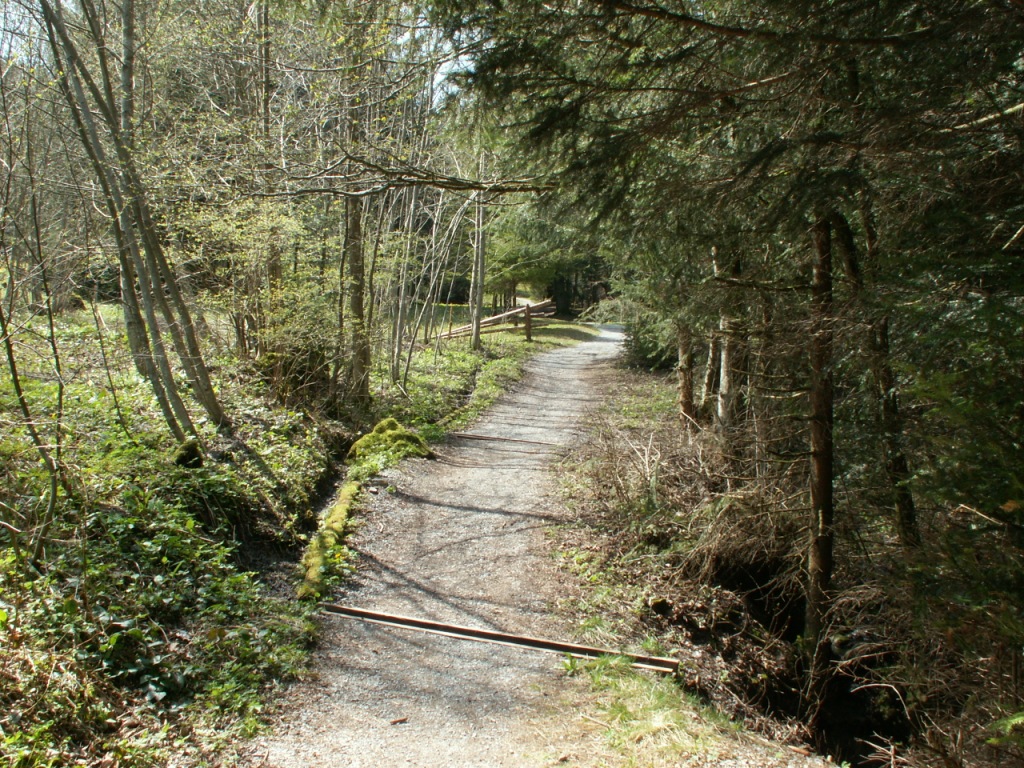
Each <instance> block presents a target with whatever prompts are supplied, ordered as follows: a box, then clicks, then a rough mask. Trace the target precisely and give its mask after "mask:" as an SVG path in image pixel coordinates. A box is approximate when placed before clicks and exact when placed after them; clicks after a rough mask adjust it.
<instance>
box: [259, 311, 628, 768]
mask: <svg viewBox="0 0 1024 768" xmlns="http://www.w3.org/2000/svg"><path fill="white" fill-rule="evenodd" d="M620 342H621V334H620V333H618V332H617V331H614V330H611V329H605V330H603V331H602V334H601V336H600V337H598V338H596V339H595V340H593V341H588V342H583V343H581V344H579V345H577V346H575V347H570V348H560V349H556V350H553V351H550V352H546V353H543V354H541V355H539V356H537V357H536V358H534V359H533V360H532V361H531V362H530V363H529V365H528V367H527V374H526V376H525V377H524V378H523V380H522V381H521V382H520V383H519V384H518V385H517V386H516V387H515V389H514V390H513V391H512V392H510V393H508V394H507V395H506V396H504V397H503V398H502V399H501V400H500V401H499V402H498V403H497V404H496V405H495V406H494V407H493V408H492V409H491V410H490V411H489V412H488V413H487V415H486V416H485V417H484V418H483V419H482V420H481V421H480V422H478V423H477V424H476V425H474V426H473V427H472V428H471V430H470V432H471V433H472V434H474V435H479V436H484V437H489V438H497V439H466V438H455V439H452V440H450V441H449V442H448V443H446V444H445V445H442V446H441V447H440V448H439V449H437V455H438V458H437V460H436V461H422V460H418V461H407V462H404V463H403V464H402V465H401V467H399V468H397V469H395V470H390V471H389V472H387V473H385V474H384V475H383V476H382V477H381V478H378V481H377V485H376V487H377V489H379V490H378V492H377V493H376V494H372V495H371V497H370V499H371V500H370V503H369V507H370V508H369V510H368V511H367V512H366V513H365V514H363V515H362V518H363V520H364V523H363V525H362V527H361V528H360V530H359V531H358V533H356V534H355V535H354V536H353V538H352V540H351V542H350V545H351V546H352V547H353V548H354V549H355V550H356V552H357V553H358V557H359V571H358V573H357V575H356V576H355V577H354V578H353V579H352V580H351V581H350V582H349V583H348V584H346V586H345V588H344V590H343V592H342V593H341V594H339V595H337V596H335V599H336V601H338V602H343V603H345V604H349V605H354V606H358V607H361V608H368V609H372V610H377V611H382V612H387V613H397V614H403V615H409V616H416V617H419V618H426V619H432V620H439V621H446V622H451V623H455V624H461V625H468V626H473V627H482V628H486V629H495V630H502V631H508V632H514V633H518V634H529V635H533V636H538V637H547V638H551V639H571V638H570V635H569V628H568V627H567V626H564V625H563V623H562V622H561V621H560V620H559V619H558V617H557V616H556V615H555V614H554V613H553V612H552V611H551V610H550V608H551V604H552V603H553V602H554V600H556V599H557V598H558V597H559V596H560V595H563V594H564V589H565V587H564V585H563V579H565V578H566V576H565V575H564V574H562V573H560V572H559V571H558V569H557V567H556V564H555V563H554V562H553V559H552V557H551V555H550V546H549V544H548V543H547V542H546V541H545V536H544V529H545V528H546V527H547V526H550V525H552V524H554V523H556V522H558V520H559V515H560V514H561V511H560V509H559V505H558V504H557V503H556V502H555V501H554V500H553V499H552V491H553V489H554V479H555V478H554V474H553V473H554V471H555V468H556V466H557V461H558V459H559V458H560V457H561V456H562V455H563V453H564V449H565V448H566V447H567V446H568V445H569V444H570V443H571V441H572V440H573V439H574V438H575V437H576V436H577V434H578V432H577V430H578V428H579V426H580V424H581V421H582V416H583V414H584V413H585V411H586V409H587V408H588V407H589V406H591V405H592V404H595V403H596V402H597V399H598V398H599V397H600V396H601V389H600V382H599V380H600V370H601V368H602V365H606V364H608V363H609V362H610V361H611V360H612V359H613V358H614V357H615V356H616V355H617V354H618V352H619V349H620ZM325 622H326V624H327V626H326V627H325V633H324V638H323V642H322V646H321V650H320V651H319V653H318V658H317V660H316V669H317V675H316V679H315V680H314V681H313V682H310V683H304V684H300V685H297V686H294V687H293V688H291V689H290V690H289V692H288V693H287V694H286V699H285V701H284V703H283V705H282V715H281V718H280V721H279V723H278V725H277V727H276V729H275V732H274V733H273V734H270V735H269V736H266V737H263V738H261V739H259V740H258V741H256V742H255V743H254V744H253V745H252V748H251V750H250V755H251V757H250V763H249V764H251V765H263V766H274V767H275V768H292V767H293V766H310V765H329V766H350V767H351V768H358V767H361V766H367V767H369V766H373V767H374V768H387V767H388V766H401V765H413V766H421V767H422V768H432V767H434V766H438V767H440V766H467V767H468V766H489V767H493V766H540V765H553V764H561V765H566V764H576V765H579V764H581V763H579V762H577V761H576V760H575V759H573V752H574V750H577V751H578V749H579V747H580V739H581V738H583V739H588V738H589V734H588V733H587V732H588V731H590V730H592V729H590V728H585V727H584V728H583V729H567V728H565V727H564V724H560V722H559V720H560V718H561V719H564V717H565V713H564V712H559V711H558V710H559V708H560V706H561V704H562V703H563V698H564V697H565V696H566V695H567V693H568V691H569V689H570V688H571V687H573V686H574V685H575V683H574V682H573V681H568V680H566V679H565V676H564V674H563V665H562V660H561V659H560V658H559V657H558V656H555V655H551V654H545V653H540V652H536V651H529V650H521V649H515V648H506V647H504V646H497V645H490V644H480V643H473V642H467V641H462V640H456V639H451V638H445V637H440V636H437V635H429V634H422V633H418V632H414V631H410V630H403V629H396V628H388V627H382V626H379V625H373V624H366V623H363V622H359V621H354V620H351V619H346V618H341V617H331V618H327V619H325ZM577 719H578V718H577ZM570 730H572V731H573V732H572V733H570V732H569V731H570ZM586 751H588V752H592V751H593V750H591V749H590V748H588V749H587V750H586Z"/></svg>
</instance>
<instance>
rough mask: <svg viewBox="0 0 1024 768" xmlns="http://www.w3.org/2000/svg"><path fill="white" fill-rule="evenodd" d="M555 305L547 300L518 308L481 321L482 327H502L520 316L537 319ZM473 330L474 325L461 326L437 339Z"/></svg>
mask: <svg viewBox="0 0 1024 768" xmlns="http://www.w3.org/2000/svg"><path fill="white" fill-rule="evenodd" d="M554 304H555V302H554V301H552V300H551V299H545V300H544V301H541V302H538V303H537V304H527V305H525V306H522V307H516V308H515V309H510V310H508V311H507V312H502V313H501V314H500V315H493V316H491V317H485V318H484V319H483V320H481V321H480V327H481V328H484V327H486V326H490V325H501V324H502V323H504V322H507V321H508V320H510V319H511V318H513V317H518V316H520V315H522V316H524V317H536V316H537V313H538V312H541V313H543V312H547V311H548V310H549V309H551V307H553V306H554ZM472 330H473V326H472V324H470V325H460V326H459V327H458V328H452V329H451V330H450V331H445V332H444V333H439V334H438V335H437V338H439V339H452V338H455V337H456V336H462V335H465V334H467V333H470V332H471V331H472Z"/></svg>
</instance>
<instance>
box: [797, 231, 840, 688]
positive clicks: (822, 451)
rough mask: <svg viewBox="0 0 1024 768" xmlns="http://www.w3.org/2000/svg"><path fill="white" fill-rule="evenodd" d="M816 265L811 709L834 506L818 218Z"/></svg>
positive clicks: (824, 648) (825, 261)
mask: <svg viewBox="0 0 1024 768" xmlns="http://www.w3.org/2000/svg"><path fill="white" fill-rule="evenodd" d="M811 234H812V238H813V241H814V249H815V261H814V271H813V280H812V283H811V312H812V316H811V323H812V325H811V347H810V427H811V434H810V443H811V445H810V447H811V484H810V502H811V518H810V542H809V546H808V555H807V613H806V626H805V629H804V636H805V638H806V640H807V643H808V649H809V651H810V653H811V656H812V660H811V680H810V686H809V691H810V696H809V702H808V703H809V704H811V705H812V706H814V705H816V704H817V702H818V699H819V698H820V696H819V694H820V688H821V686H822V685H823V684H824V680H825V679H826V677H825V676H826V673H827V667H828V659H829V656H828V644H827V643H826V642H825V638H824V636H823V634H824V628H825V616H826V614H827V612H828V610H829V607H830V605H831V586H832V572H833V569H834V567H835V560H834V538H835V530H834V526H835V505H834V498H833V482H834V478H833V472H834V468H833V445H832V425H833V379H832V352H833V337H834V327H833V326H834V317H833V300H832V225H831V224H830V223H829V222H828V221H827V220H824V219H823V220H821V221H819V222H818V223H816V224H815V225H814V228H813V230H812V233H811Z"/></svg>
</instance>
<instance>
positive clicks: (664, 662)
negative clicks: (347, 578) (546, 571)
mask: <svg viewBox="0 0 1024 768" xmlns="http://www.w3.org/2000/svg"><path fill="white" fill-rule="evenodd" d="M320 608H321V609H322V610H323V611H324V612H326V613H331V614H335V615H337V616H345V617H346V618H350V619H357V620H359V621H367V622H370V623H371V624H382V625H384V626H389V627H397V628H399V629H413V630H416V631H418V632H429V633H431V634H435V635H444V636H445V637H454V638H456V639H459V640H474V641H476V642H481V643H495V644H497V645H508V646H513V647H517V648H531V649H533V650H535V651H545V652H547V653H560V654H563V655H566V654H568V655H569V656H572V657H573V658H577V659H596V658H599V657H601V656H621V657H624V658H627V659H629V660H630V663H631V664H632V665H633V666H634V667H638V668H639V669H650V670H652V671H654V672H663V673H665V674H668V675H674V674H676V673H677V672H678V671H679V661H678V660H677V659H666V658H662V657H659V656H643V655H640V654H636V653H624V652H622V651H610V650H607V649H604V648H592V647H590V646H586V645H577V644H576V643H563V642H559V641H557V640H542V639H540V638H537V637H527V636H525V635H511V634H508V633H506V632H495V631H492V630H489V629H475V628H473V627H461V626H458V625H456V624H445V623H443V622H439V621H429V620H427V619H415V618H412V617H410V616H396V615H394V614H387V613H378V612H376V611H368V610H366V609H364V608H352V607H350V606H346V605H336V604H333V603H323V604H321V606H320Z"/></svg>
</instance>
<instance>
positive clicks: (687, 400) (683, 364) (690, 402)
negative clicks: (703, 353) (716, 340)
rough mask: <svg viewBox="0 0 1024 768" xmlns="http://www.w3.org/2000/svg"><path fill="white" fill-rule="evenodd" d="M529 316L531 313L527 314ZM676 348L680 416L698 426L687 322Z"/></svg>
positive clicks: (690, 425) (681, 326) (680, 328)
mask: <svg viewBox="0 0 1024 768" xmlns="http://www.w3.org/2000/svg"><path fill="white" fill-rule="evenodd" d="M527 317H529V315H527ZM676 348H677V350H678V361H677V365H676V372H677V375H678V381H679V418H680V419H682V422H683V428H684V429H687V430H690V429H694V428H695V427H697V408H696V405H695V403H694V397H693V334H692V333H691V331H690V328H689V326H687V325H686V324H685V323H682V322H680V323H678V325H677V326H676Z"/></svg>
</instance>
